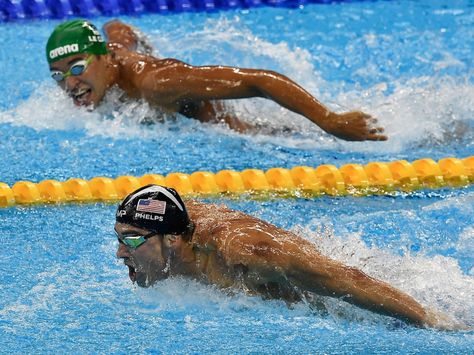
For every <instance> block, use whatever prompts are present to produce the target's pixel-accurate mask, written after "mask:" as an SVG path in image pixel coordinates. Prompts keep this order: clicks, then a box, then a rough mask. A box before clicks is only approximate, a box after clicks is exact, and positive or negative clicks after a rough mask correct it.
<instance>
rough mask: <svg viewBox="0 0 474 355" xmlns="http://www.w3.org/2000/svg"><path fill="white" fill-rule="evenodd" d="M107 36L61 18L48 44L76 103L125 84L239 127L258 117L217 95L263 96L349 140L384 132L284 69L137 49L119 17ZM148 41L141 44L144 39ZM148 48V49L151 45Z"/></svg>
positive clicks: (180, 109)
mask: <svg viewBox="0 0 474 355" xmlns="http://www.w3.org/2000/svg"><path fill="white" fill-rule="evenodd" d="M104 32H105V34H106V36H107V39H108V43H107V44H106V43H105V41H104V39H103V37H102V36H101V35H100V33H99V31H98V30H97V28H96V27H95V26H94V25H93V24H92V23H90V22H88V21H86V20H72V21H67V22H65V23H63V24H60V25H59V26H57V27H56V28H55V29H54V31H53V33H52V34H51V36H50V38H49V40H48V43H47V45H46V56H47V59H48V63H49V67H50V70H51V76H52V77H53V78H54V79H55V80H56V81H57V83H58V84H59V86H60V87H61V88H62V89H63V90H66V91H67V92H68V94H69V95H70V96H71V97H72V99H73V101H74V104H75V105H77V106H85V107H88V108H90V109H93V108H94V107H97V106H98V105H99V104H100V102H101V100H102V99H103V97H104V96H105V94H106V92H107V90H109V89H110V88H112V87H118V88H120V89H121V90H122V91H123V93H124V95H125V96H127V97H129V98H132V99H145V100H146V101H147V102H148V103H149V104H150V105H151V106H153V107H157V108H160V109H162V110H164V111H165V112H169V113H180V114H182V115H185V116H187V117H190V118H195V119H197V120H199V121H202V122H215V123H220V122H225V123H226V124H227V125H228V126H229V127H230V128H232V129H235V130H237V131H239V132H247V131H253V130H255V128H256V125H252V124H250V123H247V122H243V121H240V120H239V119H238V118H237V117H235V116H234V115H233V114H232V113H231V112H227V111H226V110H225V108H224V106H223V105H222V103H221V102H220V101H219V100H226V99H242V98H251V97H262V98H267V99H270V100H273V101H275V102H276V103H278V104H280V105H281V106H282V107H285V108H286V109H288V110H291V111H293V112H295V113H297V114H300V115H302V116H304V117H306V118H307V119H308V120H310V121H311V122H313V123H314V124H316V125H318V126H319V127H320V128H322V129H323V130H324V131H326V132H327V133H329V134H332V135H334V136H336V137H338V138H340V139H344V140H349V141H364V140H374V141H381V140H386V139H387V137H386V136H385V135H383V131H384V130H383V128H382V127H379V126H378V123H377V119H375V118H374V117H372V116H370V115H368V114H366V113H364V112H360V111H353V112H346V113H341V114H339V113H335V112H332V111H330V110H329V109H328V108H327V107H325V106H324V105H323V104H322V103H320V102H319V101H318V100H317V99H316V98H315V97H313V96H312V95H311V94H310V93H308V92H307V91H306V90H305V89H303V88H302V87H301V86H299V85H298V84H297V83H295V82H293V81H292V80H291V79H289V78H287V77H286V76H284V75H282V74H279V73H276V72H274V71H269V70H259V69H244V68H232V67H224V66H200V67H195V66H192V65H189V64H186V63H184V62H181V61H179V60H176V59H171V58H166V59H159V58H155V57H153V56H151V55H149V54H142V53H139V52H138V51H137V48H138V47H139V46H141V44H142V42H143V41H142V40H141V39H140V38H139V36H137V33H136V31H134V29H133V28H132V27H131V26H128V25H126V24H124V23H122V22H120V21H117V20H114V21H111V22H109V23H107V24H105V26H104ZM142 47H143V46H142ZM145 52H146V53H150V52H151V49H150V48H149V46H148V47H147V48H146V51H145Z"/></svg>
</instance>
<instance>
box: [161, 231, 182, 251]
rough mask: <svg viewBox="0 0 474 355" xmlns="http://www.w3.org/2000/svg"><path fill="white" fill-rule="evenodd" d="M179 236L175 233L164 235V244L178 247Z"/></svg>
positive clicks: (168, 246)
mask: <svg viewBox="0 0 474 355" xmlns="http://www.w3.org/2000/svg"><path fill="white" fill-rule="evenodd" d="M178 237H179V236H177V235H173V234H165V235H164V236H163V244H164V245H165V246H166V247H167V248H173V247H176V246H177V245H176V244H177V241H178Z"/></svg>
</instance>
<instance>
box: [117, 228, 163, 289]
mask: <svg viewBox="0 0 474 355" xmlns="http://www.w3.org/2000/svg"><path fill="white" fill-rule="evenodd" d="M115 231H116V232H117V235H118V236H119V238H120V237H123V236H127V235H129V236H138V235H140V236H143V235H147V234H149V233H150V232H149V231H147V230H145V229H140V228H137V227H133V226H130V225H128V224H123V223H115ZM162 241H163V237H162V236H160V235H159V234H156V235H154V236H151V237H149V238H147V239H146V241H145V242H144V243H143V244H142V245H140V246H138V247H137V248H132V247H129V246H126V245H125V244H123V243H122V242H119V247H118V250H117V257H118V258H120V259H123V262H124V264H125V265H127V266H128V275H129V277H130V280H132V282H136V283H137V284H138V286H140V287H149V286H151V285H153V284H154V283H156V282H157V281H159V280H163V279H165V278H167V277H168V270H167V267H166V259H165V258H164V256H163V243H162Z"/></svg>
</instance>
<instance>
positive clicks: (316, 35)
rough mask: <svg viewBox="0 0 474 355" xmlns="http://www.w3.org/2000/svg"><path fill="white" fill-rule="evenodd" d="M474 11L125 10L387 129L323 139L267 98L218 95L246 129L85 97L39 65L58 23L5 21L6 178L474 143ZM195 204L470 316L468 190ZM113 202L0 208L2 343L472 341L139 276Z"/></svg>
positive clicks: (182, 47) (186, 49)
mask: <svg viewBox="0 0 474 355" xmlns="http://www.w3.org/2000/svg"><path fill="white" fill-rule="evenodd" d="M473 9H474V3H473V2H472V1H467V0H465V1H435V2H432V1H427V0H421V1H403V2H399V1H374V2H361V3H357V2H350V3H334V4H331V5H317V4H313V5H307V6H304V7H302V8H298V9H288V8H269V7H266V8H257V9H250V10H235V11H226V12H218V13H186V14H175V15H169V16H161V15H147V16H141V17H124V18H122V19H123V20H124V21H126V22H129V23H132V24H133V25H136V26H137V27H139V28H140V29H142V30H143V32H145V33H146V34H148V35H149V39H150V41H151V43H152V44H153V45H154V46H155V48H156V55H159V56H162V57H175V58H179V59H181V60H184V61H186V62H189V63H192V64H196V65H201V64H225V65H234V66H243V67H259V68H267V69H272V70H277V71H279V72H281V73H283V74H285V75H287V76H289V77H291V78H293V79H294V80H295V81H297V82H299V83H300V84H302V85H303V86H304V87H305V88H306V89H308V90H309V91H310V92H311V93H313V94H314V95H315V96H316V97H317V98H318V99H320V100H321V101H322V102H324V103H325V104H327V105H328V106H330V107H331V108H332V109H334V110H337V111H344V110H349V109H361V110H364V111H367V112H370V113H371V114H373V115H375V116H377V117H378V118H379V120H380V123H381V124H382V125H383V126H384V127H386V132H387V134H388V135H389V137H390V139H389V141H387V142H362V143H361V142H358V143H357V142H343V141H340V140H337V139H335V138H333V137H330V136H328V135H327V134H325V133H324V132H322V131H321V130H320V129H319V128H317V127H315V126H314V125H312V124H311V123H310V122H308V121H306V120H305V119H304V118H303V117H300V116H297V115H295V114H292V113H289V112H288V111H286V110H284V109H281V108H279V107H278V106H277V105H275V104H273V103H271V102H268V101H266V100H263V99H252V100H240V101H233V102H229V104H228V105H229V108H231V109H233V110H234V111H236V112H237V113H238V114H239V117H241V118H242V119H244V120H247V121H249V122H257V123H259V124H262V125H266V126H267V127H268V129H267V130H266V131H263V132H261V133H259V134H256V135H242V134H238V133H235V132H232V131H230V130H229V129H227V128H226V127H221V126H215V125H214V126H213V125H207V124H201V123H199V122H195V121H192V120H188V119H185V118H183V117H177V118H175V119H173V118H171V117H164V116H162V118H163V120H164V122H163V123H160V124H152V125H149V124H143V123H142V122H144V121H146V120H147V118H148V117H150V116H151V115H155V116H156V115H157V114H158V115H159V113H156V112H153V111H152V110H151V109H150V108H149V107H148V106H147V105H146V104H144V103H141V102H138V103H137V102H127V103H123V104H121V105H119V106H118V107H117V106H116V105H114V104H113V101H114V97H115V96H114V95H116V93H111V94H110V95H109V97H107V99H106V101H105V103H104V104H103V105H102V107H100V108H99V109H98V110H96V111H94V112H87V111H85V110H83V109H79V108H76V107H74V106H73V104H72V103H71V102H70V100H69V99H68V98H67V97H66V96H65V95H64V94H63V93H62V92H61V91H60V90H59V89H58V88H57V87H56V85H55V83H54V82H52V80H51V79H50V78H49V71H48V67H47V64H46V61H45V54H44V45H45V41H46V39H47V37H48V36H49V33H50V31H51V30H52V28H53V27H54V26H55V25H56V24H58V23H59V22H58V21H51V20H48V21H25V22H16V23H8V24H5V23H1V24H0V34H1V38H2V46H1V47H0V62H1V63H2V65H1V68H2V87H1V88H0V90H1V95H0V152H1V155H0V156H1V157H2V159H1V160H0V181H2V182H5V183H8V184H10V185H12V184H14V183H15V182H16V181H19V180H30V181H33V182H39V181H41V180H45V179H49V178H53V179H57V180H65V179H68V178H70V177H79V178H84V179H90V178H92V177H95V176H109V177H116V176H119V175H135V176H140V175H143V174H145V173H150V172H153V173H159V174H167V173H170V172H177V171H179V172H185V173H192V172H194V171H198V170H208V171H213V172H217V171H219V170H222V169H235V170H243V169H246V168H260V169H268V168H271V167H285V168H291V167H293V166H297V165H308V166H313V167H314V166H318V165H320V164H335V165H337V166H340V165H342V164H346V163H360V164H365V163H367V162H369V161H393V160H397V159H407V160H409V161H413V160H416V159H419V158H422V157H430V158H433V159H440V158H443V157H447V156H455V157H460V158H461V157H467V156H471V155H474V143H473V142H474V139H473V138H474V130H473V128H474V109H473V107H472V102H474V75H473V74H474V72H473V70H474V69H473V68H474V65H473V64H474V63H473V62H474V26H473V25H474V11H473ZM107 20H108V19H107V18H97V19H94V22H95V23H96V24H98V25H102V24H103V23H105V22H106V21H107ZM288 129H289V130H290V131H291V132H288ZM271 132H273V133H271ZM275 132H276V133H275ZM206 201H212V202H219V203H225V204H227V205H229V206H230V207H232V208H235V209H239V210H243V211H245V212H247V213H249V214H252V215H255V216H257V217H261V218H263V219H265V220H268V221H270V222H272V223H274V224H276V225H278V226H280V227H283V228H287V229H291V230H293V231H294V232H296V233H298V234H299V235H301V236H302V237H304V238H308V239H310V240H313V241H314V242H315V243H316V245H317V246H318V248H319V249H320V250H321V252H323V253H324V254H326V255H329V256H330V257H332V258H335V259H338V260H341V261H343V262H345V263H346V264H349V265H352V266H356V267H358V268H361V269H362V270H363V271H364V272H366V273H367V274H369V275H371V276H374V277H377V278H380V279H382V280H385V281H387V282H389V283H391V284H393V285H394V286H396V287H398V288H400V289H402V290H403V291H405V292H407V293H409V294H410V295H412V296H413V297H415V298H416V299H417V300H418V301H420V302H421V303H422V304H423V305H425V306H427V307H430V308H435V309H439V310H442V311H444V312H446V313H448V314H450V315H451V316H453V317H455V318H457V319H459V320H461V321H462V322H464V323H466V324H468V325H470V326H474V316H473V315H474V264H473V255H474V226H473V223H472V221H473V220H474V218H473V216H474V188H473V187H472V186H471V187H468V188H463V189H449V188H446V189H440V190H432V191H419V192H416V193H412V194H399V195H397V196H372V197H358V198H356V197H340V198H331V197H320V198H315V199H269V200H264V201H262V200H257V199H252V198H247V197H245V196H244V197H242V198H233V199H230V198H225V197H221V198H219V199H212V200H210V199H208V200H206ZM115 208H116V206H115V205H114V204H101V203H97V204H84V205H82V204H70V205H54V206H34V207H32V206H29V207H21V206H17V207H11V208H6V209H0V222H1V223H0V242H1V245H2V246H3V248H2V251H3V253H2V254H3V255H2V257H1V258H0V270H1V273H0V287H1V289H2V297H1V299H0V334H1V335H2V342H1V344H0V351H1V352H7V351H8V352H13V353H31V352H45V353H69V352H74V353H78V352H85V353H97V352H106V353H130V352H134V353H135V352H136V353H205V352H206V353H207V352H213V353H288V352H293V353H355V352H364V353H415V352H416V353H435V352H436V353H456V354H469V353H473V352H474V333H473V332H472V331H467V332H466V331H464V332H461V331H455V332H439V331H435V330H430V329H417V328H414V327H411V326H407V325H405V324H402V323H400V322H398V321H395V320H393V319H391V318H388V317H383V316H379V315H374V314H372V313H370V312H367V311H364V310H361V309H358V308H356V307H354V306H350V305H348V304H346V303H344V302H342V301H339V300H333V299H323V300H322V302H323V303H324V304H325V306H326V310H325V311H321V310H317V309H314V307H312V305H311V304H306V303H299V304H296V305H293V306H292V307H288V306H287V305H286V304H285V303H284V302H281V301H278V300H275V301H264V300H261V299H260V298H258V297H251V296H247V295H245V294H241V293H237V294H234V295H228V294H225V293H223V292H221V291H219V290H217V289H215V288H214V287H212V286H206V285H202V284H200V283H197V282H195V281H192V280H186V279H170V280H166V281H164V282H161V283H159V284H158V285H156V286H155V287H153V288H151V289H146V290H143V289H138V288H136V287H134V286H133V285H131V283H130V281H129V279H128V271H127V268H126V267H125V266H124V265H123V264H122V263H121V262H120V261H118V260H117V259H116V258H115V251H116V248H117V242H116V239H115V237H114V234H113V230H112V228H113V224H114V215H115Z"/></svg>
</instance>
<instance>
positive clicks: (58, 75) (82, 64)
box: [51, 55, 94, 82]
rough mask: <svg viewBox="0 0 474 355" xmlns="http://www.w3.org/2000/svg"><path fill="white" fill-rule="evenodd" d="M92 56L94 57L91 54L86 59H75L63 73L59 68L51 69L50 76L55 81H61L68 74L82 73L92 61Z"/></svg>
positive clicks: (76, 74)
mask: <svg viewBox="0 0 474 355" xmlns="http://www.w3.org/2000/svg"><path fill="white" fill-rule="evenodd" d="M92 58H94V56H93V55H90V56H88V57H87V58H86V59H79V60H76V61H75V62H74V63H72V64H71V66H70V67H69V70H68V71H67V72H65V73H63V72H62V71H60V70H52V71H51V77H52V78H53V79H54V80H56V81H58V82H59V81H63V80H64V79H66V78H67V77H68V76H71V75H74V76H78V75H81V74H82V73H84V72H85V71H86V69H87V67H88V65H89V64H90V62H91V61H92Z"/></svg>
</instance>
